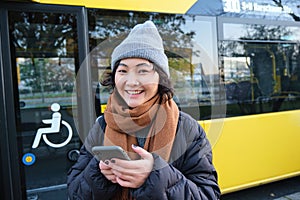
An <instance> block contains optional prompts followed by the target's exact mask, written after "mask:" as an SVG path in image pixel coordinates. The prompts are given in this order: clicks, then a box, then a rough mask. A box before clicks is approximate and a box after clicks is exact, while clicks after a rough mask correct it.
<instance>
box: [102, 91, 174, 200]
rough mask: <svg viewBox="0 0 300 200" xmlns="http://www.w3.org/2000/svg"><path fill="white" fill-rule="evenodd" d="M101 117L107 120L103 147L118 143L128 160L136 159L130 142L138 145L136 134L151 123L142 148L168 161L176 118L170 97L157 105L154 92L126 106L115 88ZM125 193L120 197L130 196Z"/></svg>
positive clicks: (157, 98) (156, 97) (157, 100)
mask: <svg viewBox="0 0 300 200" xmlns="http://www.w3.org/2000/svg"><path fill="white" fill-rule="evenodd" d="M104 118H105V121H106V123H107V126H106V129H105V136H104V145H105V146H111V145H117V146H121V147H122V148H123V149H124V150H125V151H127V153H128V155H129V156H130V158H131V159H139V156H138V155H137V154H136V153H134V152H133V150H132V148H131V145H132V144H135V145H138V143H137V139H136V136H135V133H136V132H138V131H140V130H142V129H144V128H146V127H149V126H150V129H149V133H148V136H147V138H146V142H145V146H144V149H146V150H147V151H149V152H154V153H156V154H158V155H160V156H161V157H162V158H163V159H164V160H166V161H168V160H169V158H170V154H171V149H172V145H173V142H174V139H175V134H176V128H177V123H178V118H179V110H178V107H177V105H176V103H175V102H174V101H173V99H167V97H164V98H163V101H162V103H161V104H159V95H156V96H154V97H153V98H152V99H150V100H149V101H147V102H145V103H144V104H142V105H139V106H138V107H135V108H129V107H128V105H127V104H126V103H125V102H124V100H123V99H122V98H121V97H120V95H119V94H118V92H116V91H114V92H113V93H112V94H111V96H110V98H109V100H108V103H107V107H106V110H105V112H104ZM125 196H128V191H127V192H125V191H124V190H123V192H122V199H130V198H127V197H125ZM124 197H125V198H124Z"/></svg>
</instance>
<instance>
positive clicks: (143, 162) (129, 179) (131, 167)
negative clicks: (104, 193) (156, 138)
mask: <svg viewBox="0 0 300 200" xmlns="http://www.w3.org/2000/svg"><path fill="white" fill-rule="evenodd" d="M132 149H133V150H134V151H135V152H136V153H137V154H139V155H140V156H141V159H140V160H131V161H128V160H121V159H117V158H115V159H112V160H111V161H110V162H105V163H103V162H102V163H101V162H100V164H99V166H100V169H101V172H102V173H103V174H104V176H105V177H106V178H107V179H108V180H110V181H112V182H113V183H118V184H119V185H121V186H122V187H129V188H139V187H140V186H141V185H143V183H144V182H145V181H146V179H147V178H148V176H149V174H150V173H151V171H152V169H153V164H154V159H153V156H152V154H151V153H149V152H148V151H146V150H144V149H143V148H141V147H137V146H134V145H132Z"/></svg>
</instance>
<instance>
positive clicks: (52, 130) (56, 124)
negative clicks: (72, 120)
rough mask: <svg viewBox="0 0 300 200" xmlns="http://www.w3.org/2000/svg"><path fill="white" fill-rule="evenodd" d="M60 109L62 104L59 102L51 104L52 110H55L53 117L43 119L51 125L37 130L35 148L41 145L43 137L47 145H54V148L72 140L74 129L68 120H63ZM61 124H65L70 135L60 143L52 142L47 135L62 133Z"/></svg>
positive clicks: (33, 145)
mask: <svg viewBox="0 0 300 200" xmlns="http://www.w3.org/2000/svg"><path fill="white" fill-rule="evenodd" d="M59 110H60V105H59V104H58V103H53V104H52V105H51V111H52V112H53V114H52V119H44V120H42V122H43V123H44V124H49V127H46V128H39V129H38V130H37V132H36V135H35V138H34V141H33V144H32V148H33V149H35V148H37V147H38V146H39V144H40V141H41V139H43V140H44V142H45V143H46V144H47V145H49V146H50V147H54V148H60V147H63V146H65V145H67V144H68V143H69V142H70V141H71V139H72V135H73V130H72V128H71V126H70V125H69V124H68V122H66V121H64V120H61V114H60V112H59ZM61 125H63V126H65V127H66V128H67V130H68V137H67V138H66V140H65V141H63V142H61V143H58V144H57V143H52V142H50V141H49V139H48V138H47V135H49V134H61V133H60V128H61Z"/></svg>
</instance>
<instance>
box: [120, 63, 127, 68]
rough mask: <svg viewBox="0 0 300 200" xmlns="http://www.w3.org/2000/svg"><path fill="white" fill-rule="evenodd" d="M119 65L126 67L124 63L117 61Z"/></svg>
mask: <svg viewBox="0 0 300 200" xmlns="http://www.w3.org/2000/svg"><path fill="white" fill-rule="evenodd" d="M119 66H123V67H128V65H126V64H125V63H119Z"/></svg>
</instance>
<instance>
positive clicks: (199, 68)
mask: <svg viewBox="0 0 300 200" xmlns="http://www.w3.org/2000/svg"><path fill="white" fill-rule="evenodd" d="M299 7H300V4H299V2H298V1H297V0H287V1H284V2H283V1H275V0H274V1H266V0H204V1H203V0H201V1H200V0H199V1H197V0H186V1H179V0H165V1H158V0H151V1H148V0H142V1H141V0H114V1H92V0H80V1H79V0H74V1H67V0H32V1H25V0H24V1H20V0H19V1H11V0H9V1H4V2H1V3H0V11H1V12H0V29H1V35H0V39H1V40H0V67H1V68H0V69H1V70H0V77H1V80H0V93H1V96H2V98H1V99H0V107H1V111H2V112H1V113H0V129H1V133H0V138H1V147H0V150H1V151H0V152H1V154H0V159H1V163H2V164H1V168H0V172H1V177H3V179H1V185H3V187H2V188H1V192H0V193H1V194H0V195H1V196H0V198H1V199H26V198H27V199H53V198H54V197H55V198H58V199H67V192H66V187H67V186H66V176H67V171H68V169H69V168H70V167H71V166H72V165H73V164H74V162H76V159H77V156H78V152H79V148H80V147H81V145H82V141H83V140H84V138H85V136H86V135H87V134H88V130H89V129H90V127H91V126H92V124H93V123H94V121H95V119H96V118H97V116H99V115H101V114H102V113H103V111H104V109H105V105H106V102H107V98H108V95H109V91H108V90H107V88H104V87H102V86H101V85H100V84H99V82H100V81H101V78H102V75H103V73H104V72H105V71H106V70H108V69H109V62H110V60H109V58H110V53H111V50H112V49H113V47H114V46H115V45H117V44H118V42H120V40H121V39H122V38H123V37H124V35H126V33H128V32H129V31H130V29H131V28H132V27H133V26H134V25H135V24H137V23H141V22H144V21H146V20H152V21H153V22H154V23H155V24H156V25H157V27H158V29H159V31H160V33H161V35H162V37H163V40H164V46H165V49H166V54H167V56H168V58H169V65H170V67H171V71H170V74H171V78H172V81H173V83H174V88H175V97H174V98H175V99H176V101H177V103H178V106H179V108H180V109H181V110H183V111H185V112H187V113H189V114H190V115H191V116H193V117H194V118H195V119H197V120H199V123H200V124H201V125H202V126H203V128H204V129H205V130H206V133H207V136H208V138H209V140H210V142H211V144H212V147H213V162H214V165H215V167H216V169H217V171H218V176H219V180H218V181H219V185H220V187H221V190H222V194H225V193H230V192H233V191H238V190H242V189H245V188H250V187H253V186H258V185H261V184H265V183H269V182H273V181H277V180H281V179H285V178H289V177H293V176H298V175H300V156H299V153H300V149H299V148H298V145H299V142H300V9H299ZM55 106H56V108H59V109H58V110H59V112H60V113H61V117H62V123H61V125H62V126H61V131H60V133H57V134H51V135H50V134H49V135H47V137H42V139H41V140H40V141H39V144H38V146H37V147H35V146H34V145H33V141H34V140H35V136H36V133H37V131H38V130H39V129H41V128H44V127H47V124H45V123H43V122H45V121H43V120H47V119H51V116H52V113H53V112H54V111H53V108H54V107H55Z"/></svg>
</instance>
